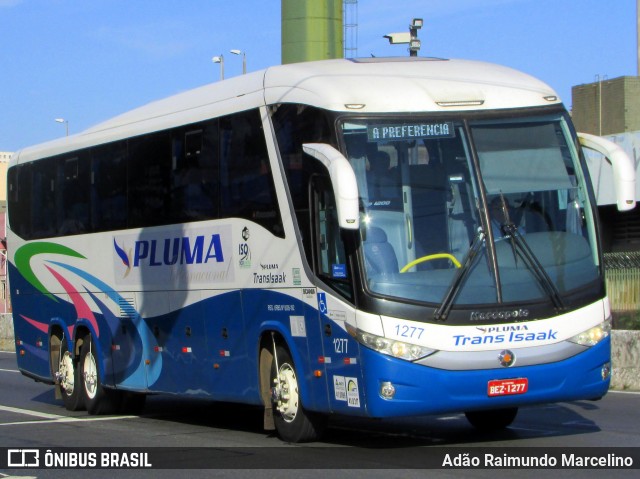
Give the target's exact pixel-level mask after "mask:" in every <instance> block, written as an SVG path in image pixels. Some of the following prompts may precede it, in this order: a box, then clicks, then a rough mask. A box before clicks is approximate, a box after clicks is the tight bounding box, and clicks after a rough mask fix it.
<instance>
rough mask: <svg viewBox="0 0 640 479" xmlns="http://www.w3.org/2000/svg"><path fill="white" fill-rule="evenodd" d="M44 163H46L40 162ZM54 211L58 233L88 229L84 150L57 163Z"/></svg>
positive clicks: (87, 190) (86, 164)
mask: <svg viewBox="0 0 640 479" xmlns="http://www.w3.org/2000/svg"><path fill="white" fill-rule="evenodd" d="M42 164H46V163H44V162H43V163H42ZM58 171H59V173H58V179H59V180H60V181H61V184H62V187H61V188H59V189H58V192H57V200H56V211H57V217H58V235H60V236H66V235H75V234H80V233H86V232H87V231H89V229H88V228H89V227H90V218H89V210H90V208H89V182H90V181H89V162H88V161H87V154H86V151H82V152H80V156H75V157H73V158H62V159H61V160H60V162H59V163H58Z"/></svg>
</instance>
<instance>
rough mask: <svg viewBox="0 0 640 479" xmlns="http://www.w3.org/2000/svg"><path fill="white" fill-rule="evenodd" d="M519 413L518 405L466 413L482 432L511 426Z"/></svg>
mask: <svg viewBox="0 0 640 479" xmlns="http://www.w3.org/2000/svg"><path fill="white" fill-rule="evenodd" d="M517 414H518V408H517V407H511V408H504V409H491V410H488V411H467V412H465V413H464V415H465V416H466V417H467V420H468V421H469V422H470V423H471V425H472V426H473V427H475V428H476V429H477V430H479V431H482V432H493V431H499V430H501V429H504V428H506V427H508V426H510V425H511V423H512V422H513V421H514V419H515V418H516V415H517Z"/></svg>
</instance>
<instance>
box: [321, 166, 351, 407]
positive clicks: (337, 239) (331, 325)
mask: <svg viewBox="0 0 640 479" xmlns="http://www.w3.org/2000/svg"><path fill="white" fill-rule="evenodd" d="M311 197H312V198H313V201H312V218H313V221H312V233H313V234H312V238H313V242H312V243H313V250H314V254H313V268H314V272H315V274H316V276H317V277H318V278H319V279H320V280H321V281H322V282H323V283H325V284H326V285H328V286H329V287H327V288H318V292H317V301H318V313H319V317H320V328H321V335H322V348H323V352H324V357H323V361H324V364H325V376H326V380H327V387H328V394H329V404H330V408H331V410H332V411H335V412H340V411H342V412H347V411H348V412H349V413H350V414H356V415H357V414H358V413H359V411H358V410H360V412H361V414H364V406H363V405H364V401H363V398H362V396H361V394H362V393H361V388H362V380H361V375H360V365H359V363H360V361H359V356H360V354H359V346H358V343H357V342H356V341H355V340H354V339H353V338H352V337H351V336H350V335H349V334H348V333H347V330H346V323H347V321H348V320H351V321H349V322H351V323H353V322H354V321H352V320H353V316H354V315H355V308H354V306H353V305H352V304H351V302H352V301H353V297H354V292H353V280H352V277H351V268H350V267H349V261H348V255H347V250H346V247H345V242H344V236H343V235H344V234H354V232H346V233H345V232H343V231H342V230H341V229H340V227H339V226H338V216H337V210H336V204H335V199H334V195H333V189H332V186H331V183H330V181H329V179H328V178H327V177H324V176H316V177H314V178H312V182H311Z"/></svg>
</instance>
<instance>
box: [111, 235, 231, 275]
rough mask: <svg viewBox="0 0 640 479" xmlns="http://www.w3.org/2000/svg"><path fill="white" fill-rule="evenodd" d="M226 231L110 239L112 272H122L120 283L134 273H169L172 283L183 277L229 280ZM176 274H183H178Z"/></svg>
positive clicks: (228, 242) (128, 236)
mask: <svg viewBox="0 0 640 479" xmlns="http://www.w3.org/2000/svg"><path fill="white" fill-rule="evenodd" d="M227 229H228V228H227V227H218V228H211V229H207V230H203V229H199V230H193V231H189V232H186V233H183V234H181V235H176V234H164V235H161V234H153V235H146V234H142V235H138V236H134V235H127V236H120V237H114V239H113V246H114V250H115V253H116V255H115V260H116V264H117V265H118V266H116V268H117V269H116V270H118V268H119V270H120V271H121V272H122V279H123V280H124V279H125V278H128V277H129V275H130V273H132V272H135V271H137V272H138V275H140V274H144V271H146V270H149V271H153V272H154V273H153V274H154V276H155V275H156V273H158V274H159V275H160V276H162V271H165V272H166V273H167V274H169V272H170V275H171V276H172V277H173V278H174V279H175V278H176V277H179V276H180V275H182V276H184V275H185V274H186V275H188V276H189V277H188V279H190V280H193V279H196V278H200V279H202V280H203V281H209V280H216V279H217V280H224V279H229V277H228V273H229V271H230V261H229V259H230V258H228V257H227V256H228V255H227V254H226V253H227V252H230V248H229V246H230V234H227V231H226V230H227ZM179 271H183V273H178V272H179ZM196 273H198V274H196ZM205 273H206V274H205ZM223 273H224V274H223ZM194 274H196V275H195V276H194ZM202 274H205V275H204V276H202ZM132 276H136V274H133V275H132ZM156 279H158V280H159V279H160V278H159V277H158V278H156Z"/></svg>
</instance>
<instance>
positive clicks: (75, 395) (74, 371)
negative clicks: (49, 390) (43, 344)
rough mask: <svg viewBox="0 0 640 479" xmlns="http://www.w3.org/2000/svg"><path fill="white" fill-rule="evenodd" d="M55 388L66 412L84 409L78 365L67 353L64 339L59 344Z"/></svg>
mask: <svg viewBox="0 0 640 479" xmlns="http://www.w3.org/2000/svg"><path fill="white" fill-rule="evenodd" d="M56 380H57V383H58V384H57V386H56V387H58V388H60V394H61V396H62V402H63V404H64V407H65V409H66V410H67V411H79V410H81V409H84V396H83V395H82V386H81V379H80V371H79V364H78V362H77V361H76V359H75V358H74V357H73V355H72V354H71V351H69V344H68V343H67V339H66V338H62V343H61V344H60V358H59V361H58V371H57V372H56Z"/></svg>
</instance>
